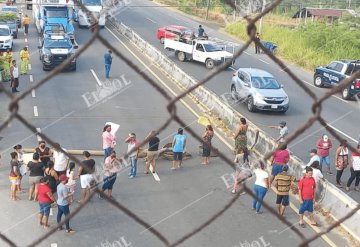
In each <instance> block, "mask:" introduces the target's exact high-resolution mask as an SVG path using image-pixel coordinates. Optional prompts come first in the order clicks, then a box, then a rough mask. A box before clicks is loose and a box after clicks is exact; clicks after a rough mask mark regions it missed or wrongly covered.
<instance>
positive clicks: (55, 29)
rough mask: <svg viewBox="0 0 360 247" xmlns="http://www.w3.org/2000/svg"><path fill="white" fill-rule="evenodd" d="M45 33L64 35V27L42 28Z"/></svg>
mask: <svg viewBox="0 0 360 247" xmlns="http://www.w3.org/2000/svg"><path fill="white" fill-rule="evenodd" d="M44 32H45V33H64V32H65V30H64V27H63V26H45V28H44Z"/></svg>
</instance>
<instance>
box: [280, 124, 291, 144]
mask: <svg viewBox="0 0 360 247" xmlns="http://www.w3.org/2000/svg"><path fill="white" fill-rule="evenodd" d="M288 134H289V129H288V127H287V126H284V127H283V128H281V129H280V140H279V141H280V142H285V138H286V136H287V135H288Z"/></svg>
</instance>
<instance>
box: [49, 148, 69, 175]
mask: <svg viewBox="0 0 360 247" xmlns="http://www.w3.org/2000/svg"><path fill="white" fill-rule="evenodd" d="M63 150H64V151H66V152H67V150H66V149H64V148H63ZM53 157H54V160H55V162H54V170H55V171H57V172H62V171H65V170H66V167H67V162H68V159H69V158H68V157H67V156H66V155H65V154H64V153H62V152H58V151H56V150H54V154H53Z"/></svg>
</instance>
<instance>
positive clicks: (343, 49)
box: [226, 22, 360, 69]
mask: <svg viewBox="0 0 360 247" xmlns="http://www.w3.org/2000/svg"><path fill="white" fill-rule="evenodd" d="M246 26H247V23H245V22H237V23H234V24H231V25H229V26H228V27H226V31H227V32H228V33H230V34H232V35H234V36H236V37H238V38H240V39H242V40H247V39H248V38H249V37H248V36H247V34H246ZM349 30H350V26H349V25H348V24H344V25H327V24H326V23H311V24H307V25H303V26H300V27H299V28H296V29H290V28H287V27H283V26H278V25H271V24H265V25H264V28H263V32H262V34H261V39H262V40H263V41H271V42H274V43H276V44H277V46H278V54H279V55H281V56H282V57H284V58H286V59H287V60H290V61H292V62H294V63H296V64H298V65H300V66H302V67H305V68H307V69H314V68H315V67H317V66H319V65H325V64H328V63H329V62H330V61H332V60H337V59H359V58H360V42H359V40H360V32H359V31H358V30H357V31H353V32H352V31H349Z"/></svg>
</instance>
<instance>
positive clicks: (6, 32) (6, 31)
mask: <svg viewBox="0 0 360 247" xmlns="http://www.w3.org/2000/svg"><path fill="white" fill-rule="evenodd" d="M9 35H10V32H9V29H7V28H0V36H9Z"/></svg>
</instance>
